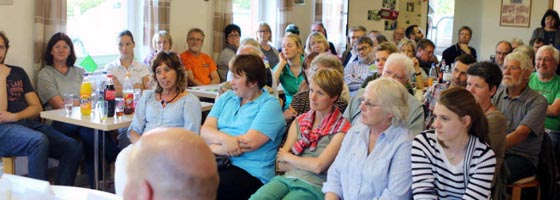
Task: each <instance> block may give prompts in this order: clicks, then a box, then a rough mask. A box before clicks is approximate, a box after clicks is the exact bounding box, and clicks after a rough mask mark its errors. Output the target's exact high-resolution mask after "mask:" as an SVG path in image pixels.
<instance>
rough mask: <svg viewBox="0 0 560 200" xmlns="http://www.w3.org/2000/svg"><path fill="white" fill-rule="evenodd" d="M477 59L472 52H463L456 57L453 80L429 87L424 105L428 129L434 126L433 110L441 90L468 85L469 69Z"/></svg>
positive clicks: (452, 74)
mask: <svg viewBox="0 0 560 200" xmlns="http://www.w3.org/2000/svg"><path fill="white" fill-rule="evenodd" d="M475 62H476V59H475V58H474V57H472V56H471V55H470V54H463V55H460V56H458V57H456V58H455V65H454V67H453V69H452V71H451V81H450V82H443V83H437V84H434V85H432V87H430V88H428V90H427V91H426V94H424V107H425V108H426V121H425V122H424V125H425V128H426V129H431V128H432V123H433V121H434V116H432V111H433V110H434V107H435V105H436V102H437V101H438V100H439V95H440V94H441V92H443V91H444V90H446V89H447V88H449V87H462V88H465V87H466V86H467V70H468V69H469V67H470V66H471V64H473V63H475Z"/></svg>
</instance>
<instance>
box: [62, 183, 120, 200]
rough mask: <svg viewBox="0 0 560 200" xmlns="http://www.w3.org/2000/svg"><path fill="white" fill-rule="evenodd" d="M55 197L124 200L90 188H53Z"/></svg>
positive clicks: (78, 199)
mask: <svg viewBox="0 0 560 200" xmlns="http://www.w3.org/2000/svg"><path fill="white" fill-rule="evenodd" d="M51 189H52V192H53V193H54V196H56V197H57V198H60V199H72V200H80V199H83V200H89V199H103V200H122V198H121V197H119V196H117V195H115V194H112V193H108V192H103V191H99V190H92V189H88V188H81V187H70V186H59V185H53V186H51Z"/></svg>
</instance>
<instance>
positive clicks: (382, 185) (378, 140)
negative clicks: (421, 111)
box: [323, 78, 412, 199]
mask: <svg viewBox="0 0 560 200" xmlns="http://www.w3.org/2000/svg"><path fill="white" fill-rule="evenodd" d="M407 98H408V93H407V91H406V89H405V88H404V86H403V85H402V84H401V83H400V82H398V81H396V80H393V79H388V78H379V79H376V80H374V81H371V82H370V83H369V84H368V86H367V87H366V88H365V92H364V95H363V100H362V102H361V104H360V110H361V112H362V116H361V123H357V124H356V125H354V126H353V127H352V128H350V130H349V131H348V132H347V133H346V136H345V138H344V141H343V142H342V146H341V147H340V151H339V152H338V155H337V156H336V159H335V161H334V163H333V164H332V165H331V167H330V168H329V172H328V175H327V182H325V183H324V184H323V192H324V193H325V199H410V185H411V184H412V174H411V161H410V159H411V156H410V149H411V142H412V141H411V139H410V134H409V131H408V128H407V127H406V116H407V113H408V106H407Z"/></svg>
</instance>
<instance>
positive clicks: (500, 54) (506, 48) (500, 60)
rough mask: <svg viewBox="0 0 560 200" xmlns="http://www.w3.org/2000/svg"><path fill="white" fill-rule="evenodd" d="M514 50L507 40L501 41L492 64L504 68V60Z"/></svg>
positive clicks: (497, 45)
mask: <svg viewBox="0 0 560 200" xmlns="http://www.w3.org/2000/svg"><path fill="white" fill-rule="evenodd" d="M512 50H513V48H512V47H511V43H509V42H508V41H505V40H502V41H499V42H498V44H496V55H495V56H494V58H493V59H492V62H493V63H496V64H497V65H498V66H500V67H502V65H504V58H505V57H506V56H507V55H508V54H509V53H511V51H512Z"/></svg>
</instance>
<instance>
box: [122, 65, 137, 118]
mask: <svg viewBox="0 0 560 200" xmlns="http://www.w3.org/2000/svg"><path fill="white" fill-rule="evenodd" d="M122 92H123V99H124V114H125V115H130V114H132V113H134V87H133V86H132V80H130V74H129V73H127V74H126V78H125V79H124V84H123V91H122Z"/></svg>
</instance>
